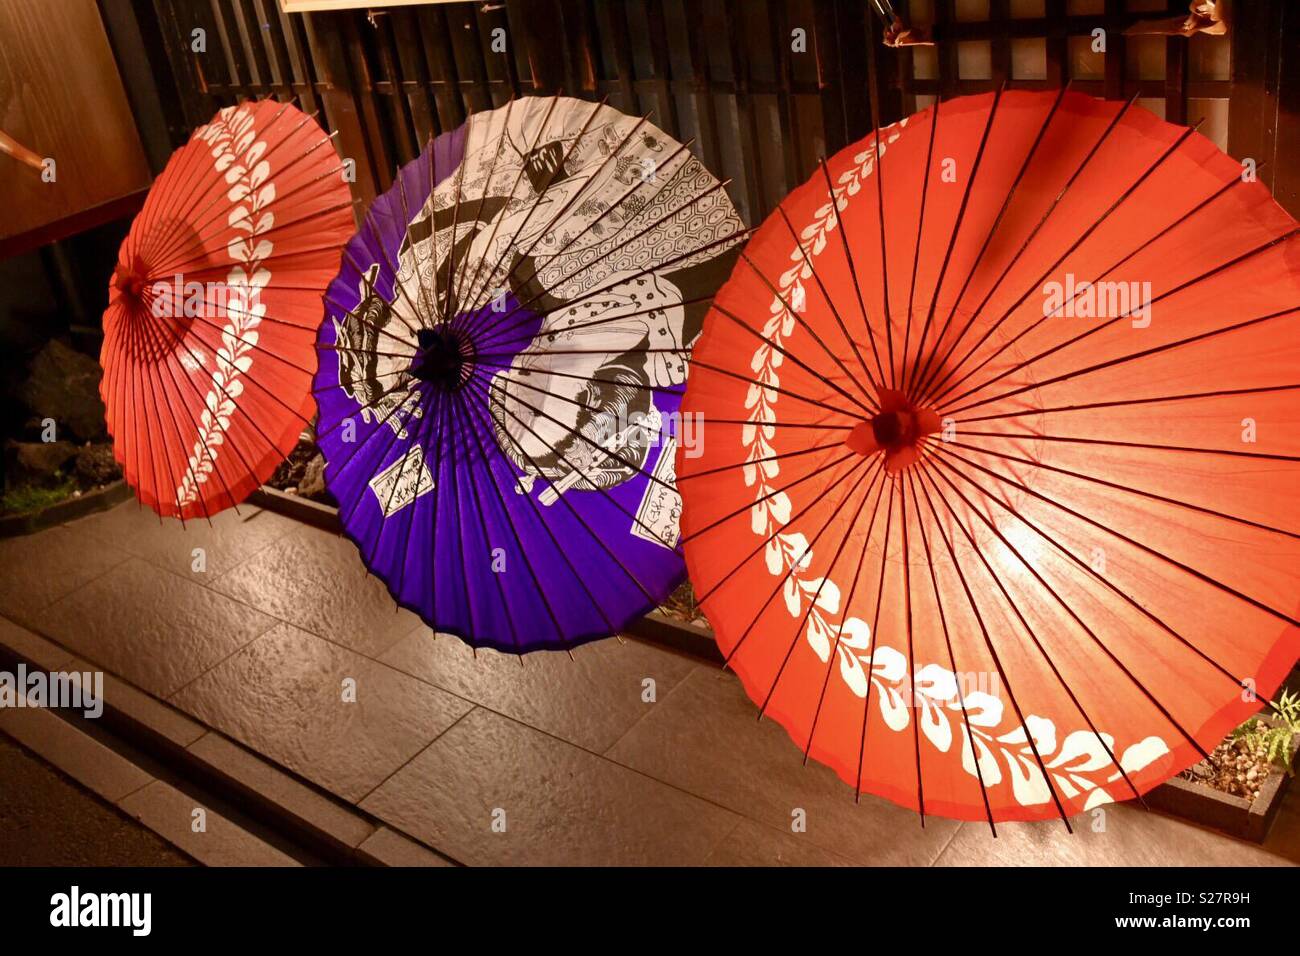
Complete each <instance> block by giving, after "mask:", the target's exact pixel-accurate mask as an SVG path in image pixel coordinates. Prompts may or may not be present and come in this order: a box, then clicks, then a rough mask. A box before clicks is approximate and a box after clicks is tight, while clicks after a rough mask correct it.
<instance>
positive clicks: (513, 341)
mask: <svg viewBox="0 0 1300 956" xmlns="http://www.w3.org/2000/svg"><path fill="white" fill-rule="evenodd" d="M712 300H713V296H712V295H702V296H698V297H696V298H694V299H683V300H681V301H680V302H677V303H674V306H681V307H683V308H684V307H685V306H688V305H700V304H703V303H705V302H711V301H712ZM569 308H570V306H569V305H568V303H565V304H563V305H558V306H555V307H554V308H550V309H547V310H546V311H545V312H540V313H538V315H558V314H559V313H561V312H564V311H565V310H566V309H569ZM667 308H670V307H668V306H662V305H655V306H650V307H649V308H644V309H637V310H635V311H633V312H617V313H614V314H613V315H606V316H605V317H604V318H603V319H592V320H591V321H590V322H576V323H574V324H573V325H566V326H563V327H562V328H556V329H553V330H550V331H548V332H547V333H546V334H547V335H548V336H562V335H563V336H567V335H568V334H569V333H571V332H577V331H579V330H580V329H590V328H594V327H595V326H598V325H609V323H611V322H621V321H622V320H624V319H632V318H636V317H637V316H639V315H653V314H654V313H656V312H663V311H666V310H667ZM575 311H576V310H575ZM535 338H536V335H535V334H534V333H532V332H525V333H524V334H523V335H517V336H515V337H513V338H505V339H499V338H496V337H494V336H486V337H485V340H486V341H488V342H491V343H492V347H493V348H508V347H510V346H512V345H517V346H519V349H520V351H522V350H523V347H524V346H526V345H528V344H530V343H532V342H533V340H534V339H535ZM516 354H518V353H516Z"/></svg>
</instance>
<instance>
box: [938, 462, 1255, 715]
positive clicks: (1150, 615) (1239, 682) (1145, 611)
mask: <svg viewBox="0 0 1300 956" xmlns="http://www.w3.org/2000/svg"><path fill="white" fill-rule="evenodd" d="M951 454H952V457H954V458H956V459H957V460H959V461H962V462H963V463H965V464H968V465H970V466H972V467H974V468H977V469H979V470H980V471H982V472H984V473H985V474H987V475H989V476H991V477H993V478H996V479H997V480H999V481H1002V482H1006V481H1007V479H1006V478H1004V477H1003V476H1002V475H1000V474H998V473H997V472H995V471H993V470H992V469H989V468H985V467H983V466H981V465H979V464H978V463H976V462H973V461H970V460H969V459H966V458H964V457H962V456H961V455H957V454H955V453H951ZM950 467H951V466H950ZM962 477H963V478H964V480H965V481H967V482H968V483H970V484H972V485H974V486H975V487H976V488H978V489H979V490H980V492H981V493H982V494H983V495H984V497H986V498H988V499H989V500H990V501H993V502H994V503H995V504H997V505H998V506H999V507H1001V508H1002V510H1004V511H1006V512H1007V513H1009V514H1011V515H1012V516H1013V517H1015V518H1016V519H1018V520H1019V521H1020V522H1022V523H1023V524H1025V525H1026V526H1027V527H1029V528H1032V529H1033V530H1034V531H1035V532H1036V533H1037V534H1038V535H1039V536H1040V537H1042V538H1043V539H1044V540H1046V541H1048V542H1050V543H1051V544H1052V546H1053V547H1055V548H1056V549H1057V550H1058V551H1060V552H1061V553H1062V554H1064V555H1065V556H1066V557H1067V558H1069V559H1070V560H1071V561H1072V562H1074V563H1075V564H1077V565H1078V566H1079V567H1080V568H1082V569H1083V570H1085V571H1087V572H1088V573H1089V574H1090V575H1092V576H1093V577H1094V578H1096V579H1097V580H1098V581H1100V582H1101V583H1102V584H1104V585H1106V587H1107V588H1109V589H1110V590H1112V591H1114V592H1115V593H1116V594H1118V595H1119V596H1120V597H1122V598H1123V599H1124V601H1125V602H1126V603H1127V604H1129V605H1130V606H1131V607H1133V608H1134V609H1135V610H1137V611H1138V612H1140V613H1141V614H1142V615H1143V616H1144V617H1146V618H1147V619H1148V620H1150V621H1151V622H1153V623H1154V624H1156V625H1157V626H1158V627H1159V628H1160V629H1161V630H1163V631H1165V632H1166V633H1167V634H1169V635H1170V636H1171V637H1173V638H1174V639H1175V640H1177V641H1178V642H1179V643H1180V644H1182V645H1183V646H1184V647H1186V648H1187V649H1188V650H1190V651H1191V652H1192V653H1194V654H1195V655H1196V656H1197V657H1199V658H1201V660H1203V661H1205V663H1207V664H1209V665H1210V666H1211V667H1213V668H1214V669H1215V670H1217V671H1218V672H1219V673H1220V674H1222V675H1223V676H1224V677H1226V678H1228V679H1229V680H1230V681H1232V683H1233V684H1234V685H1236V686H1237V687H1238V688H1239V689H1249V688H1250V685H1249V684H1248V683H1247V682H1246V681H1245V680H1243V679H1242V678H1239V677H1237V676H1236V675H1234V674H1233V673H1232V672H1231V671H1229V670H1228V669H1227V668H1226V667H1224V666H1223V665H1222V664H1220V663H1219V662H1218V661H1216V660H1215V659H1214V658H1212V657H1210V655H1208V654H1207V653H1205V652H1204V651H1203V650H1201V649H1200V648H1199V647H1197V646H1196V645H1195V644H1193V643H1192V642H1191V641H1190V640H1188V639H1187V638H1185V637H1184V636H1183V635H1182V634H1180V633H1178V631H1176V630H1174V628H1173V627H1172V626H1171V625H1169V624H1168V623H1166V622H1165V621H1164V620H1163V619H1162V618H1160V617H1159V616H1157V615H1156V614H1155V612H1153V611H1151V610H1150V609H1149V608H1147V607H1146V606H1145V605H1143V604H1141V603H1139V602H1138V601H1136V600H1135V599H1134V598H1133V597H1131V596H1130V595H1129V594H1127V593H1125V592H1124V590H1123V589H1121V588H1120V587H1119V586H1118V585H1117V584H1115V583H1114V582H1112V581H1111V580H1109V579H1108V578H1107V577H1105V576H1104V575H1102V574H1100V573H1099V572H1097V571H1096V570H1095V569H1094V568H1093V567H1092V566H1091V565H1090V564H1088V562H1086V561H1084V560H1083V559H1082V558H1080V557H1078V556H1077V555H1076V554H1074V553H1073V552H1071V551H1070V550H1069V549H1068V548H1066V547H1065V546H1064V545H1063V544H1061V543H1060V542H1058V541H1057V540H1056V539H1055V538H1054V537H1052V536H1051V535H1050V534H1048V533H1047V532H1046V531H1044V530H1043V529H1042V528H1040V527H1038V526H1037V525H1036V524H1034V523H1033V522H1032V521H1030V520H1029V519H1028V518H1026V517H1024V516H1023V515H1021V514H1019V513H1018V512H1016V511H1013V510H1012V509H1011V508H1010V507H1009V506H1008V505H1007V504H1006V503H1005V502H1003V501H1001V500H1000V499H998V498H997V497H995V496H994V495H992V494H990V493H989V492H988V491H986V490H985V489H984V488H983V487H982V486H980V485H979V484H977V483H976V482H974V481H973V480H972V479H971V478H969V477H967V476H965V475H963V476H962ZM1049 503H1051V502H1049ZM1269 706H1270V707H1271V706H1273V704H1272V702H1271V701H1270V702H1269Z"/></svg>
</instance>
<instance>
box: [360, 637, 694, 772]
mask: <svg viewBox="0 0 1300 956" xmlns="http://www.w3.org/2000/svg"><path fill="white" fill-rule="evenodd" d="M381 660H383V661H384V662H385V663H387V664H391V665H393V666H394V667H396V668H397V669H398V670H402V671H405V672H406V673H408V674H412V675H414V676H416V677H419V678H420V679H422V680H427V681H429V682H431V683H434V684H437V685H438V686H439V687H445V688H446V689H447V690H449V691H451V692H452V693H454V694H458V695H459V696H461V697H464V698H467V699H468V700H472V701H474V702H476V703H479V704H482V705H483V706H485V707H487V708H488V709H490V710H495V711H497V712H499V713H502V714H505V715H506V716H507V717H513V718H515V719H516V720H519V721H522V722H523V723H525V724H528V725H529V726H531V727H536V728H537V729H538V730H544V731H546V732H547V733H550V734H554V735H555V736H557V737H562V738H563V739H565V740H567V741H569V742H570V743H574V744H577V745H578V746H580V747H585V748H586V749H588V750H594V751H596V752H597V753H603V752H604V751H605V750H606V749H608V748H609V746H610V745H611V744H613V743H614V741H616V740H618V738H619V737H621V736H623V734H624V733H626V732H627V729H628V728H629V727H631V726H632V724H634V723H635V722H636V721H637V720H639V719H640V718H641V717H642V716H643V715H644V714H646V713H647V712H649V710H650V709H652V708H653V707H654V706H655V705H654V704H653V703H647V702H646V701H645V700H643V695H644V694H645V693H646V692H647V688H646V686H645V685H644V684H643V681H645V680H653V681H654V684H653V687H652V690H653V693H654V696H655V697H656V698H658V699H662V697H663V696H664V695H665V694H667V693H668V692H669V691H670V690H672V688H673V687H675V686H677V684H678V683H679V682H680V681H681V680H682V679H683V678H684V677H685V676H686V675H687V674H689V673H690V672H691V671H692V670H693V669H694V668H695V667H696V666H698V665H696V664H695V663H694V662H692V661H690V660H688V659H686V658H684V657H682V656H680V655H677V654H672V653H670V652H668V651H664V650H660V649H659V648H656V647H650V646H648V645H646V644H641V643H639V642H637V641H628V642H627V643H626V644H620V643H619V642H618V641H617V640H614V639H612V638H611V639H610V640H606V641H596V642H594V643H591V644H584V645H582V646H581V647H576V648H574V650H573V657H572V658H570V657H569V655H568V654H566V653H565V652H563V651H539V652H537V653H533V654H528V655H525V656H524V658H523V661H522V664H521V662H520V658H519V657H517V656H515V655H513V654H500V653H498V652H496V651H491V650H480V651H479V652H478V654H477V655H475V654H474V651H473V650H472V649H471V648H470V647H469V646H468V645H467V644H465V643H464V642H462V641H461V640H459V639H458V638H456V637H452V636H450V635H442V636H440V637H438V638H436V639H435V638H434V636H433V633H432V632H431V631H430V630H429V628H427V627H425V626H424V625H423V624H422V625H420V626H419V627H417V628H416V629H415V630H414V631H413V632H412V633H411V634H408V635H407V636H406V637H405V638H403V639H402V640H401V641H400V642H399V643H398V644H396V645H395V646H394V647H392V648H391V649H390V650H389V651H387V652H386V653H385V654H384V655H383V657H382V658H381Z"/></svg>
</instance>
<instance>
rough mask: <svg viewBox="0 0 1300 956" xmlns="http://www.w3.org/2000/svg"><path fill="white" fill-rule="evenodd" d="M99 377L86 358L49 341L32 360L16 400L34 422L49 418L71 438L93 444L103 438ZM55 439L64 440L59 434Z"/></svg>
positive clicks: (59, 343)
mask: <svg viewBox="0 0 1300 956" xmlns="http://www.w3.org/2000/svg"><path fill="white" fill-rule="evenodd" d="M102 375H103V370H102V369H100V367H99V363H98V362H97V361H95V360H94V359H93V358H91V357H90V356H89V355H84V354H82V353H81V352H78V351H76V350H75V349H71V348H69V347H68V346H66V345H64V344H63V343H62V342H60V341H58V340H57V339H52V340H51V341H50V342H49V343H48V344H47V345H46V346H45V348H43V349H41V351H40V352H38V353H37V355H36V358H34V359H32V367H31V373H30V374H29V375H28V377H27V381H26V382H24V383H23V384H22V386H21V387H20V388H19V390H18V397H19V399H20V400H21V401H22V403H23V405H25V406H26V407H27V409H28V410H29V411H30V412H31V413H32V414H33V415H34V416H36V417H37V418H38V419H44V418H53V419H54V420H55V421H56V422H58V424H59V428H60V429H61V430H62V429H66V430H67V432H69V433H70V434H71V436H72V437H75V438H78V439H80V440H82V441H93V440H94V439H97V438H102V437H103V436H104V435H105V430H104V403H103V402H102V401H100V399H99V380H100V378H101V377H102ZM59 437H60V438H64V437H68V436H67V435H64V434H62V432H60V435H59Z"/></svg>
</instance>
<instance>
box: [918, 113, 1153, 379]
mask: <svg viewBox="0 0 1300 956" xmlns="http://www.w3.org/2000/svg"><path fill="white" fill-rule="evenodd" d="M1137 99H1138V94H1136V93H1134V94H1133V96H1132V97H1130V98H1129V100H1128V101H1127V102H1126V103H1125V104H1124V105H1123V106H1121V107H1120V108H1119V110H1117V111H1116V113H1115V115H1114V116H1113V117H1111V120H1110V122H1109V123H1108V124H1106V128H1105V129H1104V130H1102V134H1101V136H1100V137H1098V139H1097V142H1095V143H1093V145H1092V147H1091V148H1090V149H1089V150H1088V152H1087V154H1086V155H1085V156H1084V157H1083V160H1082V161H1081V162H1080V163H1079V165H1078V166H1077V167H1076V168H1075V170H1074V172H1073V173H1071V174H1070V178H1069V179H1067V180H1066V181H1065V185H1064V186H1062V187H1061V191H1060V192H1058V193H1057V194H1056V197H1055V198H1054V199H1053V200H1052V202H1051V204H1050V205H1048V207H1047V209H1046V210H1045V211H1044V212H1043V214H1042V216H1041V217H1039V220H1038V222H1037V223H1035V224H1034V227H1033V229H1031V230H1030V231H1029V235H1027V236H1026V237H1025V240H1024V242H1022V243H1021V244H1020V246H1019V248H1018V249H1016V253H1015V255H1014V256H1012V257H1011V258H1010V259H1009V260H1008V261H1007V264H1006V266H1004V267H1003V269H1002V272H1001V274H1000V275H999V276H998V278H997V280H996V281H995V282H994V283H993V284H992V285H991V286H990V287H989V290H988V292H987V293H985V295H984V298H983V299H982V300H981V301H980V304H979V305H978V306H976V307H975V309H974V310H973V311H972V312H971V316H972V319H971V320H968V322H967V325H968V326H969V324H970V322H971V321H973V317H974V316H978V315H979V314H980V313H981V312H982V311H983V309H984V306H985V305H986V304H988V302H989V300H990V299H991V298H992V297H993V293H994V292H996V291H997V290H998V289H999V288H1001V286H1002V281H1003V280H1004V279H1005V278H1006V277H1007V276H1008V275H1010V274H1011V270H1012V269H1013V268H1015V266H1016V263H1018V262H1019V261H1020V257H1021V256H1022V255H1024V253H1025V251H1026V250H1027V249H1028V248H1029V246H1030V244H1031V243H1032V242H1033V241H1034V238H1035V237H1036V236H1037V235H1038V233H1039V231H1040V230H1041V229H1042V228H1043V226H1044V225H1046V224H1047V220H1048V219H1050V218H1051V216H1052V214H1053V213H1054V212H1056V210H1057V208H1058V207H1059V206H1060V204H1061V201H1062V200H1063V199H1064V198H1065V195H1066V193H1068V192H1069V191H1070V189H1071V188H1072V187H1073V186H1074V184H1075V182H1077V181H1078V179H1079V177H1080V176H1081V175H1082V174H1083V171H1084V170H1085V169H1087V168H1088V166H1089V164H1090V163H1091V162H1092V160H1093V158H1094V157H1095V156H1096V155H1097V154H1098V153H1099V152H1100V151H1101V148H1102V146H1103V145H1105V143H1106V142H1107V141H1108V140H1109V139H1110V134H1111V133H1112V132H1113V131H1114V130H1115V129H1116V128H1117V127H1118V126H1119V124H1120V121H1121V120H1122V119H1123V118H1124V116H1125V115H1126V114H1127V113H1128V111H1129V109H1130V108H1131V107H1132V106H1133V104H1134V103H1136V102H1137ZM1162 158H1163V157H1162ZM1155 165H1159V163H1156V164H1155ZM1154 168H1155V166H1152V167H1151V169H1154ZM1151 169H1148V170H1147V172H1146V173H1144V174H1143V175H1142V176H1140V177H1139V178H1138V180H1137V182H1135V183H1134V184H1133V186H1131V187H1130V191H1131V190H1133V189H1136V188H1137V187H1138V186H1139V185H1141V183H1142V181H1143V180H1144V179H1145V178H1146V176H1148V175H1150V172H1151ZM1117 205H1118V203H1116V204H1112V205H1111V207H1110V208H1109V209H1107V210H1106V211H1105V212H1103V213H1102V214H1101V217H1100V218H1099V219H1097V221H1096V222H1095V223H1093V225H1092V226H1091V227H1089V229H1088V230H1087V231H1086V232H1085V233H1084V238H1087V236H1088V235H1091V233H1092V231H1093V230H1095V229H1097V228H1099V227H1100V226H1101V224H1102V223H1103V222H1105V221H1106V219H1107V218H1108V217H1109V216H1110V214H1111V213H1112V212H1114V210H1115V208H1116V206H1117ZM1077 247H1078V244H1077V243H1076V244H1075V245H1074V246H1071V248H1070V249H1067V250H1066V252H1065V254H1064V255H1062V256H1061V257H1060V258H1059V259H1058V260H1057V261H1056V262H1055V263H1053V264H1052V266H1051V268H1049V269H1048V270H1047V271H1046V272H1044V273H1043V275H1042V276H1041V277H1040V278H1039V280H1038V281H1037V282H1035V283H1033V284H1032V285H1030V286H1029V287H1027V289H1026V291H1025V293H1024V295H1023V296H1022V297H1021V299H1020V301H1021V302H1023V301H1024V299H1026V298H1028V297H1029V295H1030V294H1031V293H1032V292H1033V290H1034V289H1035V288H1037V287H1038V286H1039V285H1041V284H1042V281H1043V279H1045V278H1046V277H1047V276H1048V275H1050V274H1051V271H1052V269H1054V268H1056V266H1057V265H1059V264H1060V263H1061V262H1062V261H1064V259H1065V257H1066V256H1068V255H1069V254H1070V253H1071V252H1073V251H1074V249H1075V248H1077ZM1018 304H1019V303H1017V305H1018ZM1013 309H1014V306H1013ZM1010 311H1011V310H1008V313H1004V314H1003V315H1002V316H1001V317H1000V318H999V319H998V320H997V321H996V322H994V323H992V325H991V326H990V328H989V329H988V330H987V331H986V332H985V334H984V336H983V337H982V338H981V339H980V342H978V343H976V345H975V346H974V347H973V348H972V350H971V351H972V352H973V351H974V350H975V349H977V348H979V345H980V344H982V343H983V342H984V341H985V340H986V339H987V338H988V336H989V335H991V334H992V332H993V329H994V328H996V327H997V326H999V325H1001V323H1002V321H1003V320H1004V319H1005V318H1006V317H1007V314H1009V312H1010ZM962 335H963V336H964V335H965V330H963V333H962ZM960 339H961V336H959V337H958V339H957V341H960ZM955 345H956V342H954V347H955ZM949 356H951V350H950V352H949ZM966 358H969V354H968V355H967V356H966ZM945 361H946V359H945ZM962 361H963V362H964V361H965V358H963V360H962ZM959 365H960V363H959ZM938 368H939V369H942V368H943V364H942V363H940V365H939V366H938ZM935 374H938V372H937V371H936V372H935ZM946 378H947V376H946V375H945V379H946ZM913 384H914V385H915V384H916V383H913ZM940 384H942V382H941V383H940ZM917 391H919V393H920V394H921V395H922V396H923V397H924V396H925V395H926V393H927V392H928V391H930V383H929V382H927V383H926V384H925V387H924V388H920V389H917Z"/></svg>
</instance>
